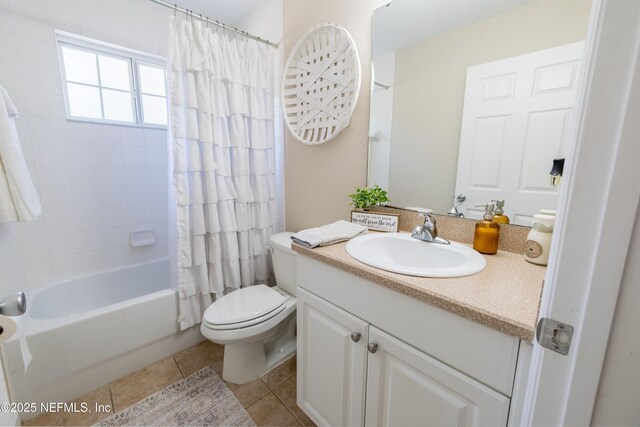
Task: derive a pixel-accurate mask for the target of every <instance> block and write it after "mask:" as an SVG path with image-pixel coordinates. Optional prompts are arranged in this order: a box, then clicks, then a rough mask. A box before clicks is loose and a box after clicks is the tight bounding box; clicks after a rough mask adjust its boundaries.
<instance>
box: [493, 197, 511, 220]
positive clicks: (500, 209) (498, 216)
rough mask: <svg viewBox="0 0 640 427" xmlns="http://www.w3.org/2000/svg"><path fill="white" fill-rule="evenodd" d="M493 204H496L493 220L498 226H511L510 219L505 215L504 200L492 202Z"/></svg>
mask: <svg viewBox="0 0 640 427" xmlns="http://www.w3.org/2000/svg"><path fill="white" fill-rule="evenodd" d="M492 202H496V211H495V214H494V215H493V220H494V221H495V222H497V223H498V224H509V217H508V216H506V215H505V214H504V200H492Z"/></svg>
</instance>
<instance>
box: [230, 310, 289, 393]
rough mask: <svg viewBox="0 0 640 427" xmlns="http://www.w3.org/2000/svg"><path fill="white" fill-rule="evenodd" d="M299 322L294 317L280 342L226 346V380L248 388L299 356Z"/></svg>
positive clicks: (244, 343)
mask: <svg viewBox="0 0 640 427" xmlns="http://www.w3.org/2000/svg"><path fill="white" fill-rule="evenodd" d="M295 319H296V318H295V313H293V316H291V318H290V319H288V320H287V321H285V322H284V324H283V325H281V327H284V328H286V331H284V333H283V334H282V335H280V337H279V338H278V339H276V340H273V341H269V342H265V341H264V340H259V341H254V342H242V343H232V344H226V345H225V346H224V360H223V364H222V379H224V380H225V381H228V382H230V383H234V384H246V383H248V382H250V381H253V380H255V379H256V378H258V377H260V376H261V375H264V374H266V373H267V372H269V371H270V370H271V369H273V368H275V367H276V366H278V365H279V364H280V363H282V362H283V361H284V360H286V359H288V358H289V357H291V356H292V355H293V354H295V352H296V335H295V325H296V322H295Z"/></svg>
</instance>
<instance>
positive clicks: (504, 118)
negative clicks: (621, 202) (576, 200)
mask: <svg viewBox="0 0 640 427" xmlns="http://www.w3.org/2000/svg"><path fill="white" fill-rule="evenodd" d="M583 50H584V42H579V43H572V44H568V45H564V46H559V47H555V48H551V49H545V50H541V51H538V52H533V53H529V54H526V55H521V56H515V57H512V58H507V59H503V60H500V61H496V62H490V63H487V64H482V65H477V66H475V67H470V68H469V69H468V70H467V83H466V89H465V99H464V110H463V114H462V127H461V134H460V151H459V153H458V171H457V178H456V192H455V194H456V195H457V194H461V193H462V194H464V195H466V196H467V200H466V202H465V203H464V204H463V205H462V206H461V208H462V210H461V212H463V213H464V215H465V216H467V217H469V218H480V217H482V213H483V211H484V209H483V208H479V207H476V205H483V204H486V203H488V202H489V201H491V200H493V199H504V200H505V201H506V204H505V213H506V214H507V215H508V216H509V217H510V218H511V222H512V223H514V224H521V225H531V219H532V218H531V217H532V215H533V214H535V213H537V212H538V210H540V209H555V207H556V205H557V201H558V193H557V188H556V187H553V186H551V183H550V180H549V171H550V170H551V166H552V161H553V159H555V158H559V157H565V141H566V139H567V131H568V129H569V121H570V120H571V117H572V111H573V107H574V104H575V99H576V84H577V82H578V78H579V73H580V62H581V59H582V53H583Z"/></svg>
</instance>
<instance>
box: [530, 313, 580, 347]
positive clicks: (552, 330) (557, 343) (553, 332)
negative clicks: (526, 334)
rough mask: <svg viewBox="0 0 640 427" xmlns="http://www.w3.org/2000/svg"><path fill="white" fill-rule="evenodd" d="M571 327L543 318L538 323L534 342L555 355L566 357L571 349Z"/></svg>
mask: <svg viewBox="0 0 640 427" xmlns="http://www.w3.org/2000/svg"><path fill="white" fill-rule="evenodd" d="M571 337H573V326H571V325H568V324H566V323H562V322H558V321H557V320H554V319H549V318H546V317H543V318H541V319H540V321H539V322H538V327H537V330H536V340H537V341H538V344H540V345H541V346H543V347H544V348H548V349H549V350H553V351H555V352H556V353H560V354H562V355H565V356H566V355H567V354H568V353H569V348H570V347H571Z"/></svg>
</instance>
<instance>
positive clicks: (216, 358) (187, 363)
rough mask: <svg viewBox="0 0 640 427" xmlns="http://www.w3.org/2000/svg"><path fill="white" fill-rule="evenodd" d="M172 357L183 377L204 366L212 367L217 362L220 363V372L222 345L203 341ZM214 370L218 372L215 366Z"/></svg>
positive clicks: (222, 353) (222, 355) (222, 354)
mask: <svg viewBox="0 0 640 427" xmlns="http://www.w3.org/2000/svg"><path fill="white" fill-rule="evenodd" d="M173 357H174V359H175V360H176V363H177V364H178V366H179V367H180V371H182V374H183V375H184V377H185V378H186V377H188V376H189V375H191V374H193V373H194V372H198V371H199V370H200V369H202V368H204V367H205V366H212V367H213V366H214V365H215V364H216V363H218V362H219V363H220V372H222V358H223V357H224V346H221V345H220V344H215V343H212V342H211V341H203V342H201V343H200V344H197V345H194V346H193V347H189V348H188V349H186V350H183V351H181V352H180V353H177V354H175V355H174V356H173ZM214 371H216V372H218V371H217V370H216V369H215V367H214ZM218 374H220V373H218Z"/></svg>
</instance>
